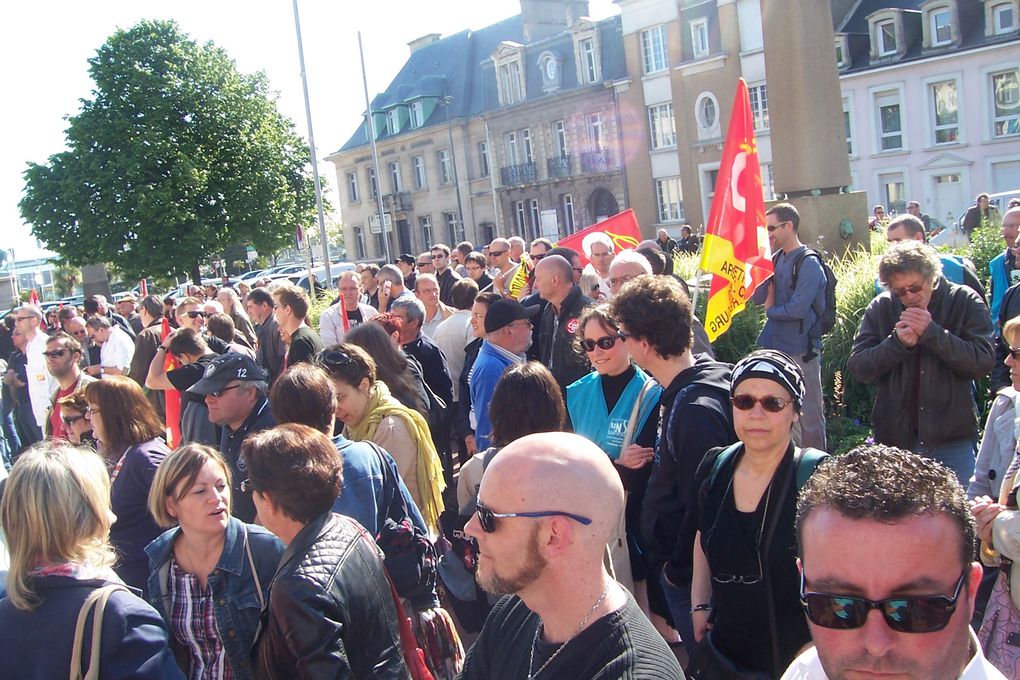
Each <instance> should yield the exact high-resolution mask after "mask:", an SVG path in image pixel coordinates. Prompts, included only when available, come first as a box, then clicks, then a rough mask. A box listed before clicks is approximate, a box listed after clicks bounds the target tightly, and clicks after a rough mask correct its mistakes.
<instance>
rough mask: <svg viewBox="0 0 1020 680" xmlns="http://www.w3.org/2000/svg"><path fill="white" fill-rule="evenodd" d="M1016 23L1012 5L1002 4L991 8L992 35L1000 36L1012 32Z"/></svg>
mask: <svg viewBox="0 0 1020 680" xmlns="http://www.w3.org/2000/svg"><path fill="white" fill-rule="evenodd" d="M1014 21H1016V19H1015V13H1014V10H1013V5H1012V4H1011V3H1003V4H1001V5H995V6H994V7H992V33H994V34H995V35H1002V34H1004V33H1011V32H1013V30H1015V29H1014V26H1013V23H1014Z"/></svg>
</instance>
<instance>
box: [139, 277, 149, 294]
mask: <svg viewBox="0 0 1020 680" xmlns="http://www.w3.org/2000/svg"><path fill="white" fill-rule="evenodd" d="M138 292H139V293H141V295H142V297H146V296H147V295H148V294H149V284H148V283H146V281H145V279H142V280H141V281H140V282H139V284H138Z"/></svg>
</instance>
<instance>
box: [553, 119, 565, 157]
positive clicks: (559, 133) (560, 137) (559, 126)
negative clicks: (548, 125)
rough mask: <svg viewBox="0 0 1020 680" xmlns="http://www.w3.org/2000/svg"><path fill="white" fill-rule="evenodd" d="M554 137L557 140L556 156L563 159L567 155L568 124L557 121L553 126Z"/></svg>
mask: <svg viewBox="0 0 1020 680" xmlns="http://www.w3.org/2000/svg"><path fill="white" fill-rule="evenodd" d="M553 133H554V134H553V136H554V137H555V138H556V154H557V155H558V156H559V157H560V158H563V157H565V156H566V155H567V123H566V121H563V120H558V121H556V124H555V125H554V126H553Z"/></svg>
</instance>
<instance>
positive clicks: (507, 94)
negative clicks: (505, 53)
mask: <svg viewBox="0 0 1020 680" xmlns="http://www.w3.org/2000/svg"><path fill="white" fill-rule="evenodd" d="M499 89H500V92H501V93H502V95H503V105H504V106H508V105H510V104H516V103H517V102H519V101H521V99H523V97H522V96H521V64H520V62H518V61H510V62H507V63H505V64H500V66H499Z"/></svg>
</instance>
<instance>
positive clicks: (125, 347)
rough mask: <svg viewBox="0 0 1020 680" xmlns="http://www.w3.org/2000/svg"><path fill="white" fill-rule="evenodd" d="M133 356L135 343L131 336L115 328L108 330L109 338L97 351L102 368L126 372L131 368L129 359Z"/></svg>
mask: <svg viewBox="0 0 1020 680" xmlns="http://www.w3.org/2000/svg"><path fill="white" fill-rule="evenodd" d="M134 355H135V343H134V341H133V340H132V339H131V336H130V335H128V334H127V333H125V332H124V331H122V330H121V329H120V328H119V327H117V326H113V327H112V328H110V338H109V339H108V340H107V341H106V342H104V343H103V346H102V348H101V349H100V350H99V359H100V363H101V365H102V366H103V368H119V369H120V370H122V371H126V370H128V369H129V368H130V367H131V357H133V356H134Z"/></svg>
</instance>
